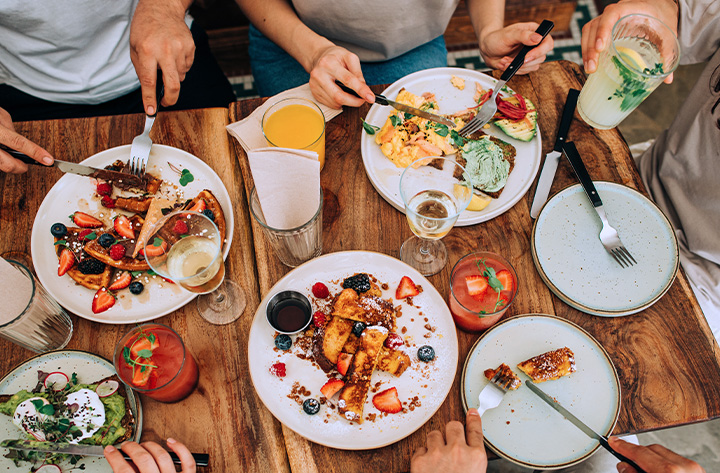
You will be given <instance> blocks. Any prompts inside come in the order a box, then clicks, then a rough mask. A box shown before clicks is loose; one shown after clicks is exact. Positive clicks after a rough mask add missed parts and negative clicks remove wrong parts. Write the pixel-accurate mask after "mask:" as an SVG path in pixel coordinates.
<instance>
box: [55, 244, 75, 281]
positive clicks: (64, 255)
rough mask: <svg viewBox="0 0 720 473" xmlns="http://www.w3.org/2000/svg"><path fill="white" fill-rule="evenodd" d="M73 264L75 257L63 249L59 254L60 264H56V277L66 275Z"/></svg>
mask: <svg viewBox="0 0 720 473" xmlns="http://www.w3.org/2000/svg"><path fill="white" fill-rule="evenodd" d="M74 264H75V255H74V254H73V252H72V251H70V250H68V249H67V248H63V250H62V251H61V252H60V263H59V264H58V276H62V275H63V274H65V273H67V272H68V270H69V269H70V268H72V267H73V265H74Z"/></svg>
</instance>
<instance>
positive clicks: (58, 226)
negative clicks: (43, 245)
mask: <svg viewBox="0 0 720 473" xmlns="http://www.w3.org/2000/svg"><path fill="white" fill-rule="evenodd" d="M50 233H52V236H54V237H55V238H62V237H64V236H65V235H67V227H66V226H65V225H63V224H62V223H53V225H52V227H50Z"/></svg>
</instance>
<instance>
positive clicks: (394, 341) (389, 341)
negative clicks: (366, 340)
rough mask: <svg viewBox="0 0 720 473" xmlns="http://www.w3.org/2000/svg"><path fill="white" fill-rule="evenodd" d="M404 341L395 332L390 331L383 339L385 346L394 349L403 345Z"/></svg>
mask: <svg viewBox="0 0 720 473" xmlns="http://www.w3.org/2000/svg"><path fill="white" fill-rule="evenodd" d="M404 343H405V341H404V340H403V338H402V337H401V336H400V335H398V334H397V333H391V334H389V335H388V336H387V338H386V339H385V348H389V349H391V350H395V349H397V348H400V347H401V346H403V344H404Z"/></svg>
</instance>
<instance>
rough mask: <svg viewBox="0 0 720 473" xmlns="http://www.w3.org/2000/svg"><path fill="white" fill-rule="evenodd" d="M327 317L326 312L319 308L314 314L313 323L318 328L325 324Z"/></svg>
mask: <svg viewBox="0 0 720 473" xmlns="http://www.w3.org/2000/svg"><path fill="white" fill-rule="evenodd" d="M325 321H326V317H325V314H323V313H322V312H320V311H319V310H318V311H317V312H315V313H314V314H313V325H314V326H316V327H317V328H320V327H324V326H325Z"/></svg>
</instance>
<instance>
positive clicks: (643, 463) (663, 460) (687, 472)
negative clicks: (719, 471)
mask: <svg viewBox="0 0 720 473" xmlns="http://www.w3.org/2000/svg"><path fill="white" fill-rule="evenodd" d="M609 441H610V446H611V447H612V448H613V449H615V451H616V452H618V453H620V454H622V455H624V456H626V457H627V458H629V459H630V460H632V461H634V462H635V463H637V465H638V466H639V467H640V468H642V469H643V470H645V471H647V472H648V473H663V472H666V471H672V472H675V473H705V470H703V468H702V467H701V466H700V465H698V464H697V463H695V462H694V461H692V460H688V459H687V458H685V457H681V456H680V455H678V454H677V453H675V452H672V451H670V450H668V449H667V448H665V447H663V446H660V445H649V446H647V447H643V446H642V445H634V444H632V443H629V442H625V441H624V440H620V439H619V438H617V437H610V439H609ZM617 469H618V471H619V472H620V473H636V472H635V469H634V468H632V467H631V466H630V465H628V464H627V463H618V466H617Z"/></svg>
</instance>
